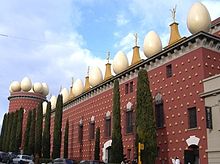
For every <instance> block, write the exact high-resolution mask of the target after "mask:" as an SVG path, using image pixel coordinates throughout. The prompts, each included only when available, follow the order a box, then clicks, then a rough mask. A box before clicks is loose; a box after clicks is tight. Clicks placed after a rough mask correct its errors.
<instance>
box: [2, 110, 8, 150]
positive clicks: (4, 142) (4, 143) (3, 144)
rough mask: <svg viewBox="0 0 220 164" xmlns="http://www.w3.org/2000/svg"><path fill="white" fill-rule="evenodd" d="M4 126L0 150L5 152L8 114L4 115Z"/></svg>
mask: <svg viewBox="0 0 220 164" xmlns="http://www.w3.org/2000/svg"><path fill="white" fill-rule="evenodd" d="M5 119H6V120H5V125H4V127H5V128H4V134H3V139H2V150H3V151H5V149H6V139H7V133H8V124H9V113H8V114H7V115H6V118H5Z"/></svg>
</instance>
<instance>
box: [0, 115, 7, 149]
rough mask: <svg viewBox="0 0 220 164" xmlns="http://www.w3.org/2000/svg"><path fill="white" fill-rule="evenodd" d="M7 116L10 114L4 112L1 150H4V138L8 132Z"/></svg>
mask: <svg viewBox="0 0 220 164" xmlns="http://www.w3.org/2000/svg"><path fill="white" fill-rule="evenodd" d="M7 117H8V114H7V113H5V114H4V118H3V123H2V129H1V138H0V150H3V140H4V136H5V134H6V131H7V127H6V126H7Z"/></svg>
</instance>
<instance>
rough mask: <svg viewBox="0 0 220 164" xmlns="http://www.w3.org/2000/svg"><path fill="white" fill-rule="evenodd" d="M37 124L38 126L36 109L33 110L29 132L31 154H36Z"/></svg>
mask: <svg viewBox="0 0 220 164" xmlns="http://www.w3.org/2000/svg"><path fill="white" fill-rule="evenodd" d="M35 126H36V109H33V110H32V118H31V127H30V133H29V136H30V137H29V141H28V149H29V150H30V152H29V153H30V154H29V155H34V154H35V143H36V142H35Z"/></svg>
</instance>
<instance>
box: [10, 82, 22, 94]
mask: <svg viewBox="0 0 220 164" xmlns="http://www.w3.org/2000/svg"><path fill="white" fill-rule="evenodd" d="M10 86H11V91H12V92H19V91H20V90H21V84H20V82H18V81H13V82H12V83H11V85H10Z"/></svg>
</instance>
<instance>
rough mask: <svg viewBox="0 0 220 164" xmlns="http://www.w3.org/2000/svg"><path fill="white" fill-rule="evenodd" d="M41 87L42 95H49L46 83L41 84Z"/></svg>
mask: <svg viewBox="0 0 220 164" xmlns="http://www.w3.org/2000/svg"><path fill="white" fill-rule="evenodd" d="M42 86H43V92H42V93H43V95H44V96H47V95H48V93H49V87H48V85H47V84H46V83H42Z"/></svg>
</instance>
